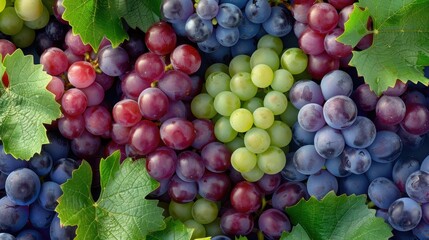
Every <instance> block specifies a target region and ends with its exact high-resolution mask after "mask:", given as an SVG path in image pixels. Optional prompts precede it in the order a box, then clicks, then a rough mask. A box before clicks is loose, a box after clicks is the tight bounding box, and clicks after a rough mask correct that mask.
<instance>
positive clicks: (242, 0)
mask: <svg viewBox="0 0 429 240" xmlns="http://www.w3.org/2000/svg"><path fill="white" fill-rule="evenodd" d="M215 1H217V0H215ZM247 2H248V0H219V3H232V4H234V5H235V6H237V7H238V8H240V9H241V8H244V7H245V6H246V3H247Z"/></svg>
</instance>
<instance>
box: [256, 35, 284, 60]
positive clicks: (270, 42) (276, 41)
mask: <svg viewBox="0 0 429 240" xmlns="http://www.w3.org/2000/svg"><path fill="white" fill-rule="evenodd" d="M264 47H265V48H271V49H273V50H274V51H275V52H276V53H277V54H278V55H279V56H280V54H282V51H283V41H282V40H281V38H279V37H276V36H273V35H269V34H266V35H264V36H262V37H261V38H260V39H259V40H258V45H257V48H264Z"/></svg>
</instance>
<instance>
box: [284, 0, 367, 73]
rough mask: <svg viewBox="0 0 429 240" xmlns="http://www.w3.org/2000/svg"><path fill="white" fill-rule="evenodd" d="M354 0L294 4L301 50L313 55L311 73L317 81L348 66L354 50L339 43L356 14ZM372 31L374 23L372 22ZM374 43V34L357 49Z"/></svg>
mask: <svg viewBox="0 0 429 240" xmlns="http://www.w3.org/2000/svg"><path fill="white" fill-rule="evenodd" d="M354 2H355V1H354V0H329V1H328V2H317V1H313V0H298V1H294V2H293V4H292V13H293V17H294V18H295V20H296V21H295V23H294V33H295V36H296V37H297V38H298V43H299V47H300V48H301V49H302V50H303V51H304V52H305V53H306V54H308V55H309V61H308V71H309V73H310V74H311V76H312V78H313V79H317V80H320V79H322V77H323V76H324V75H325V74H326V73H328V72H330V71H332V70H336V69H339V67H340V65H342V66H347V65H348V62H349V61H350V59H351V56H352V50H353V48H352V47H351V46H349V45H346V44H343V43H340V42H338V41H337V40H336V38H337V37H338V36H340V35H341V34H342V33H343V32H344V23H345V22H346V21H347V20H348V18H349V16H350V13H351V12H352V11H353V7H354V6H353V3H354ZM368 28H371V21H369V22H368ZM371 44H372V34H368V35H366V36H365V37H363V38H362V39H361V40H360V42H359V43H358V44H357V46H356V48H357V49H360V50H362V49H366V48H368V47H369V46H370V45H371Z"/></svg>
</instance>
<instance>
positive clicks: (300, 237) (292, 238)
mask: <svg viewBox="0 0 429 240" xmlns="http://www.w3.org/2000/svg"><path fill="white" fill-rule="evenodd" d="M280 240H311V238H310V237H309V236H308V234H307V233H306V232H305V230H304V228H302V226H301V225H300V224H298V225H296V226H294V227H293V228H292V232H290V233H289V232H286V231H285V232H283V233H282V235H281V237H280Z"/></svg>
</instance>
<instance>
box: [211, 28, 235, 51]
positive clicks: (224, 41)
mask: <svg viewBox="0 0 429 240" xmlns="http://www.w3.org/2000/svg"><path fill="white" fill-rule="evenodd" d="M215 34H216V39H217V41H218V42H219V43H220V45H222V46H224V47H232V46H234V45H235V44H236V43H237V42H238V39H239V36H240V32H239V31H238V28H223V27H221V26H217V28H216V31H215Z"/></svg>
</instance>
